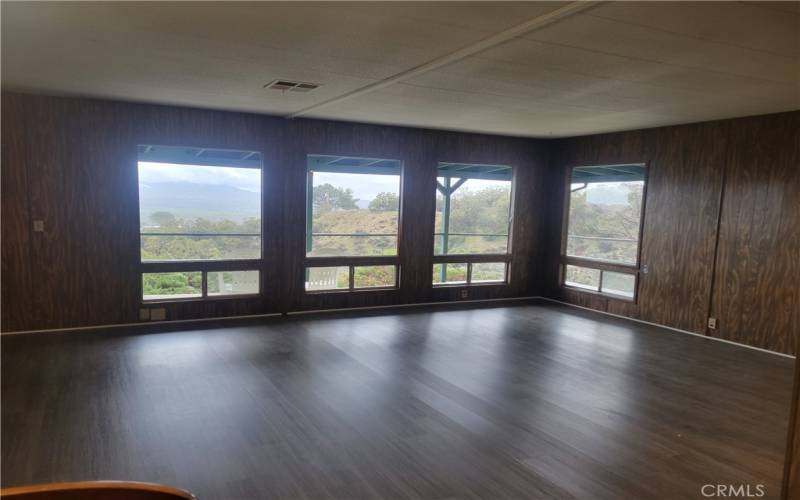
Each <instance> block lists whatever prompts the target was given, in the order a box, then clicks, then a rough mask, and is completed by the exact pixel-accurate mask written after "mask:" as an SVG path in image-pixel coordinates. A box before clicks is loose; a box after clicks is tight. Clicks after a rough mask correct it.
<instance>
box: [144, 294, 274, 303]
mask: <svg viewBox="0 0 800 500" xmlns="http://www.w3.org/2000/svg"><path fill="white" fill-rule="evenodd" d="M258 298H261V294H258V293H247V294H245V293H242V294H238V295H222V296H219V297H216V296H212V297H186V298H182V299H154V300H146V299H142V300H141V304H142V305H143V306H150V305H157V304H175V303H180V302H214V301H217V300H236V299H258Z"/></svg>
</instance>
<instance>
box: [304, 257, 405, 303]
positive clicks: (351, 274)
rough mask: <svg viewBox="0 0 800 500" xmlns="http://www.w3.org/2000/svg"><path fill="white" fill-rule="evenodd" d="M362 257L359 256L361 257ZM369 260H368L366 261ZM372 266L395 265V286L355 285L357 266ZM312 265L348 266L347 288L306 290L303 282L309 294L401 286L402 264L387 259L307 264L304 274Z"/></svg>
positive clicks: (366, 290) (367, 290)
mask: <svg viewBox="0 0 800 500" xmlns="http://www.w3.org/2000/svg"><path fill="white" fill-rule="evenodd" d="M316 258H317V259H340V258H349V257H316ZM360 258H361V257H359V259H360ZM365 262H367V261H365ZM365 266H367V267H371V266H392V267H394V285H393V286H370V287H360V288H356V287H355V268H357V267H365ZM312 267H346V268H348V274H347V288H330V289H327V290H306V287H305V283H303V291H304V292H305V293H306V294H308V295H320V294H326V293H362V292H386V291H393V290H398V289H399V288H400V264H399V263H398V264H387V263H386V262H385V261H376V262H372V261H369V262H367V263H366V264H362V263H357V264H345V263H340V264H327V263H319V264H317V263H315V264H314V265H306V266H304V267H303V275H305V272H306V270H307V269H309V268H312Z"/></svg>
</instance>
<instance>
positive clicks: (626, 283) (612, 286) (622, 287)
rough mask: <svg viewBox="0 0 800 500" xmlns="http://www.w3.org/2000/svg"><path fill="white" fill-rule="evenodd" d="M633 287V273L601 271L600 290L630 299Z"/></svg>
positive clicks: (634, 285) (634, 283) (634, 284)
mask: <svg viewBox="0 0 800 500" xmlns="http://www.w3.org/2000/svg"><path fill="white" fill-rule="evenodd" d="M635 288H636V276H635V275H633V274H624V273H614V272H611V271H603V288H602V289H601V290H600V291H601V292H602V293H607V294H610V295H619V296H621V297H627V298H630V299H632V298H633V293H634V289H635Z"/></svg>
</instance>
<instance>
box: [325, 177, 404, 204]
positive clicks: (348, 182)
mask: <svg viewBox="0 0 800 500" xmlns="http://www.w3.org/2000/svg"><path fill="white" fill-rule="evenodd" d="M322 184H332V185H334V186H336V187H338V188H350V189H352V190H353V197H354V198H357V199H359V200H362V201H372V200H373V199H375V195H377V194H378V193H395V194H400V176H399V175H363V174H341V173H338V172H337V173H334V172H314V186H320V185H322Z"/></svg>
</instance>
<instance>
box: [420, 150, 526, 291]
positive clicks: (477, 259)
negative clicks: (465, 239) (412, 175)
mask: <svg viewBox="0 0 800 500" xmlns="http://www.w3.org/2000/svg"><path fill="white" fill-rule="evenodd" d="M442 164H463V165H475V166H493V167H505V168H509V169H511V196H510V197H509V201H508V237H507V241H506V252H505V253H494V254H488V253H480V254H479V253H461V254H446V255H437V254H436V251H435V250H434V248H435V247H436V238H437V234H436V208H435V207H436V197H437V196H438V193H439V177H440V176H439V166H440V165H442ZM434 168H435V174H436V175H435V176H434V190H433V196H434V213H433V214H434V229H433V239H434V245H433V246H432V248H431V253H432V254H433V264H467V282H466V283H453V284H451V283H434V282H433V266H431V280H430V283H431V287H432V288H455V287H473V286H508V285H510V284H511V272H510V271H511V263H512V259H513V244H514V221H515V218H516V214H515V209H514V207H515V205H516V203H515V201H516V192H517V167H516V166H515V165H508V164H500V163H492V164H489V163H478V162H469V161H464V162H460V161H437V162H436V165H435V167H434ZM500 262H502V263H504V264H505V266H506V272H505V280H504V281H497V282H493V283H471V277H472V276H471V275H472V264H473V263H500Z"/></svg>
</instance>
